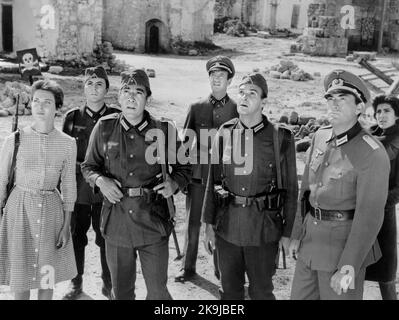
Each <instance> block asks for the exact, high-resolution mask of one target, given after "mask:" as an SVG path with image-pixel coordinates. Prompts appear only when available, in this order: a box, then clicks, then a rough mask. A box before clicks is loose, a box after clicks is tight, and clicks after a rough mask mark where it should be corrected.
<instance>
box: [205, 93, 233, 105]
mask: <svg viewBox="0 0 399 320" xmlns="http://www.w3.org/2000/svg"><path fill="white" fill-rule="evenodd" d="M229 100H230V97H229V95H228V94H226V95H225V96H224V97H223V98H222V99H221V100H218V99H216V98H215V97H214V96H213V95H210V96H209V102H210V103H212V105H214V106H216V105H217V104H220V105H222V106H224V105H225V104H226V103H227V102H229Z"/></svg>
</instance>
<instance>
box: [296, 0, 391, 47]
mask: <svg viewBox="0 0 399 320" xmlns="http://www.w3.org/2000/svg"><path fill="white" fill-rule="evenodd" d="M383 1H384V0H313V1H312V3H311V4H310V5H309V9H308V28H306V29H305V31H304V42H305V44H304V50H303V51H304V52H306V53H315V54H318V55H345V54H346V53H347V52H348V50H349V51H352V50H376V49H377V45H378V38H379V34H380V26H381V17H382V8H383ZM387 1H388V8H387V15H386V19H385V25H384V37H383V46H384V47H389V48H391V49H394V50H399V0H387ZM348 19H349V20H348ZM350 20H352V21H350ZM342 25H348V28H343V27H342ZM349 25H350V27H349Z"/></svg>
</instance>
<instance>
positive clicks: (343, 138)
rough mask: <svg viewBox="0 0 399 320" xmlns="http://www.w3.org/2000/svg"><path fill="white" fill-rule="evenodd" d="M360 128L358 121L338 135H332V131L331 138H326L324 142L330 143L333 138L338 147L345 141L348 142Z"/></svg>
mask: <svg viewBox="0 0 399 320" xmlns="http://www.w3.org/2000/svg"><path fill="white" fill-rule="evenodd" d="M361 130H362V126H361V125H360V123H359V122H356V124H355V125H354V126H353V127H352V128H350V129H349V130H348V131H346V132H344V133H341V134H339V135H337V136H336V135H334V133H332V134H331V135H332V136H331V138H330V139H328V140H327V141H326V142H327V143H330V142H332V141H333V140H335V141H336V146H337V147H340V146H342V145H344V144H345V143H348V142H349V141H351V140H352V139H353V138H354V137H356V136H357V135H358V134H359V132H360V131H361Z"/></svg>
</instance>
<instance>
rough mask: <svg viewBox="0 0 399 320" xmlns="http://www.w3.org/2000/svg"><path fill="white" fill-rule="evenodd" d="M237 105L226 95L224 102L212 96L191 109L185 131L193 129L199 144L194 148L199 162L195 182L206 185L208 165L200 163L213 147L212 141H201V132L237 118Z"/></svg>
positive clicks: (196, 166) (216, 127)
mask: <svg viewBox="0 0 399 320" xmlns="http://www.w3.org/2000/svg"><path fill="white" fill-rule="evenodd" d="M237 117H238V113H237V104H236V103H235V102H234V101H233V100H232V99H231V98H230V97H229V96H228V95H226V96H225V97H224V98H223V99H222V100H217V99H216V98H215V97H213V96H212V95H210V96H209V97H208V98H206V99H203V100H201V101H198V102H196V103H194V104H192V105H190V107H189V111H188V115H187V118H186V122H185V124H184V129H185V130H187V129H191V130H193V131H195V133H196V136H197V144H193V146H192V147H194V148H197V153H196V154H197V160H196V161H195V163H196V164H194V165H193V169H192V170H193V176H192V179H193V182H197V183H201V184H203V185H204V187H205V184H206V179H207V178H208V165H206V164H204V163H202V164H201V163H200V157H201V152H202V154H205V155H209V150H210V148H211V146H212V141H208V144H207V145H206V141H200V130H211V129H219V128H220V126H221V125H222V124H223V123H225V122H227V121H229V120H231V119H233V118H237Z"/></svg>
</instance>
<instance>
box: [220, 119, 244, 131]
mask: <svg viewBox="0 0 399 320" xmlns="http://www.w3.org/2000/svg"><path fill="white" fill-rule="evenodd" d="M238 121H240V119H238V118H234V119H231V120H229V121H227V122H225V123H223V124H222V125H221V126H220V129H222V128H230V127H233V126H235V125H236V124H237V123H238Z"/></svg>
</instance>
